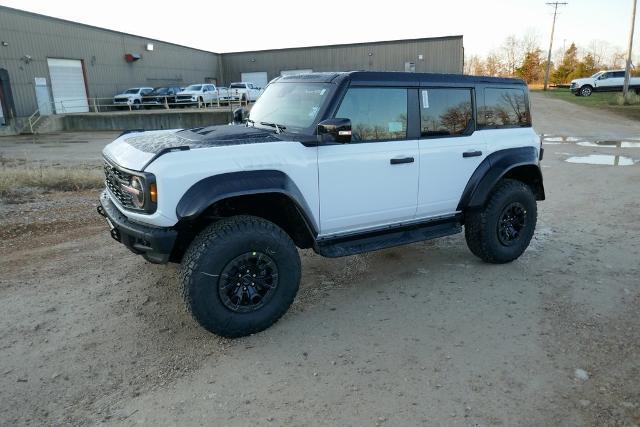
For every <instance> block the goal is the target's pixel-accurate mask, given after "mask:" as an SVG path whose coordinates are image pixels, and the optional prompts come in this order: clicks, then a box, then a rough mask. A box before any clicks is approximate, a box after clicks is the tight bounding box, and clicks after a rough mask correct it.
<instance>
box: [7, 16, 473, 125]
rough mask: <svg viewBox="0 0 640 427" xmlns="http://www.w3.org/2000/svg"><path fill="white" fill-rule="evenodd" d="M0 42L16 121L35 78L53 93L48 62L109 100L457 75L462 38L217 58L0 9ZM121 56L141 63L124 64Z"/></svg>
mask: <svg viewBox="0 0 640 427" xmlns="http://www.w3.org/2000/svg"><path fill="white" fill-rule="evenodd" d="M0 40H1V41H2V42H5V43H7V45H6V46H4V45H0V69H2V68H4V69H6V70H7V71H8V73H9V78H10V79H11V89H12V92H13V97H14V101H15V107H16V115H17V116H18V117H25V116H29V115H30V114H31V113H33V112H34V111H35V109H36V108H37V102H36V95H35V84H34V79H35V78H36V77H45V78H46V79H47V84H48V85H49V87H50V86H51V81H50V78H49V70H48V67H47V58H63V59H79V60H82V61H83V64H84V70H85V73H86V84H87V92H88V96H89V97H112V96H113V95H115V94H116V93H119V92H120V91H122V90H124V89H126V88H128V87H133V86H162V85H167V84H178V85H181V86H186V85H187V84H190V83H197V82H202V81H205V80H206V79H217V82H218V84H228V83H230V82H233V81H238V80H240V75H241V73H243V72H259V71H261V72H267V74H268V78H269V80H270V79H273V78H275V77H277V76H279V75H280V72H281V71H283V70H292V69H312V70H313V71H348V70H377V71H404V70H405V63H406V62H413V63H414V64H415V71H416V72H440V73H460V74H461V73H462V69H463V57H464V52H463V46H462V36H450V37H439V38H425V39H415V40H397V41H386V42H374V43H360V44H350V45H334V46H319V47H307V48H294V49H278V50H268V51H256V52H237V53H225V54H217V53H213V52H206V51H202V50H198V49H192V48H188V47H184V46H179V45H175V44H171V43H165V42H161V41H157V40H152V39H147V38H144V37H138V36H134V35H129V34H123V33H119V32H115V31H110V30H106V29H102V28H96V27H90V26H87V25H83V24H78V23H74V22H69V21H63V20H59V19H55V18H51V17H47V16H43V15H37V14H33V13H29V12H23V11H19V10H15V9H11V8H7V7H3V6H0ZM147 43H153V45H154V50H153V51H152V52H148V51H146V50H145V47H146V45H147ZM3 44H4V43H3ZM126 53H138V54H141V55H142V59H140V60H138V61H136V62H134V63H127V62H125V60H124V55H125V54H126ZM421 55H422V59H420V56H421ZM27 56H28V57H30V59H27ZM5 115H8V114H7V112H5Z"/></svg>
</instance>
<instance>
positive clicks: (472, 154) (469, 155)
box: [462, 151, 482, 159]
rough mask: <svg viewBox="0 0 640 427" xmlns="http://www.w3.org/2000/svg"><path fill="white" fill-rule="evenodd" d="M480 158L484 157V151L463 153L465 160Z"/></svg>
mask: <svg viewBox="0 0 640 427" xmlns="http://www.w3.org/2000/svg"><path fill="white" fill-rule="evenodd" d="M478 156H482V151H465V152H464V153H462V157H464V158H465V159H466V158H467V157H478Z"/></svg>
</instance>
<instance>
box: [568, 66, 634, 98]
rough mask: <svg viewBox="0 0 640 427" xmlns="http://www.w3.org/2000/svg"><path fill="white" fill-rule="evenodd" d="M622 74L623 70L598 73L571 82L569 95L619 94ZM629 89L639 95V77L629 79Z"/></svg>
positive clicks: (622, 81) (622, 82) (622, 79)
mask: <svg viewBox="0 0 640 427" xmlns="http://www.w3.org/2000/svg"><path fill="white" fill-rule="evenodd" d="M624 73H625V71H624V70H608V71H598V72H597V73H595V74H594V75H593V76H591V77H585V78H582V79H575V80H571V93H573V94H575V95H576V96H591V94H592V93H593V92H621V91H622V86H623V85H624ZM629 89H630V90H634V91H635V92H636V93H640V77H630V78H629Z"/></svg>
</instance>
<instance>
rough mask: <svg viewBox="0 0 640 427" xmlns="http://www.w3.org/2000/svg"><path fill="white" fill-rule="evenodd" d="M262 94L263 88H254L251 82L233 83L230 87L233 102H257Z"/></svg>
mask: <svg viewBox="0 0 640 427" xmlns="http://www.w3.org/2000/svg"><path fill="white" fill-rule="evenodd" d="M261 93H262V88H259V87H257V86H254V84H253V83H249V82H236V83H231V85H230V86H229V95H230V97H231V100H233V101H240V100H242V101H249V102H252V101H255V100H257V99H258V97H259V96H260V94H261Z"/></svg>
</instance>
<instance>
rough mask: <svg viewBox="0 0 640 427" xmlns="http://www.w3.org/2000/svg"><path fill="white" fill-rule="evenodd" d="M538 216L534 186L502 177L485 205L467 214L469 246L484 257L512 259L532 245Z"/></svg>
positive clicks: (495, 261) (504, 261) (486, 259)
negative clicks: (530, 243) (532, 188)
mask: <svg viewBox="0 0 640 427" xmlns="http://www.w3.org/2000/svg"><path fill="white" fill-rule="evenodd" d="M537 216H538V210H537V206H536V199H535V196H534V195H533V192H532V191H531V188H529V186H528V185H526V184H524V183H523V182H521V181H515V180H511V179H505V180H502V181H500V182H499V183H498V184H497V185H496V188H495V189H494V190H493V192H492V193H491V196H490V197H489V200H488V202H487V204H486V206H485V207H484V208H483V209H481V210H479V211H476V212H470V213H468V214H467V215H466V218H465V238H466V240H467V246H468V247H469V249H470V250H471V252H472V253H473V254H474V255H476V256H478V257H479V258H481V259H482V260H483V261H486V262H490V263H495V264H501V263H506V262H511V261H513V260H514V259H516V258H518V257H519V256H520V255H522V253H523V252H524V251H525V249H526V248H527V247H528V246H529V242H531V238H532V237H533V232H534V231H535V227H536V221H537Z"/></svg>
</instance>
